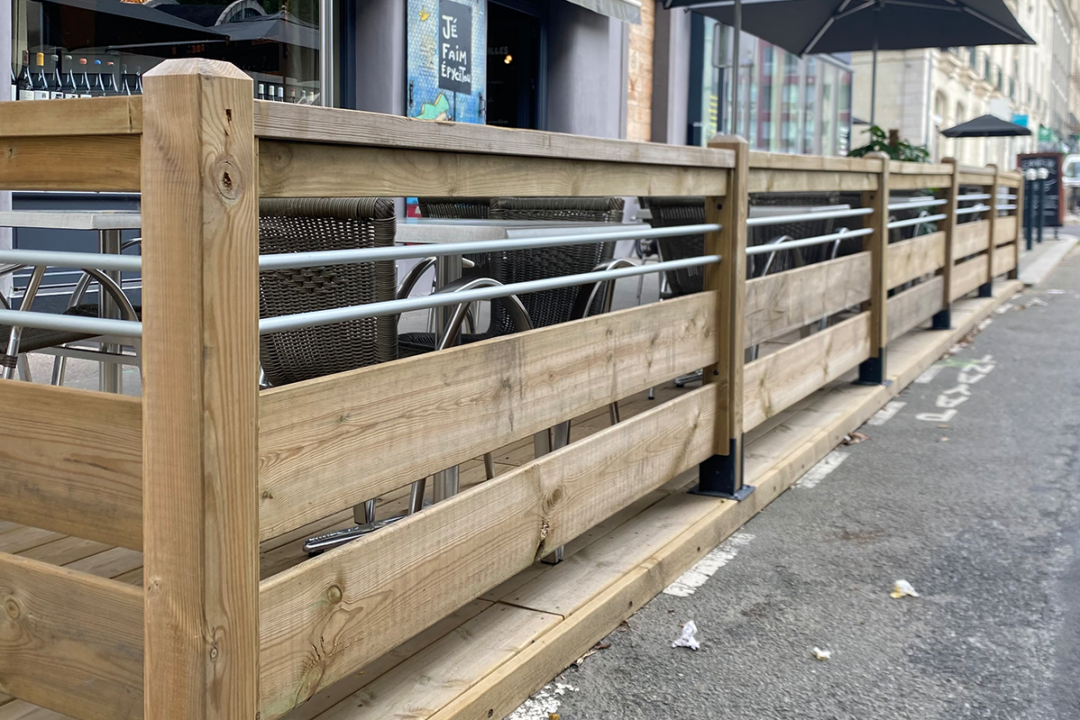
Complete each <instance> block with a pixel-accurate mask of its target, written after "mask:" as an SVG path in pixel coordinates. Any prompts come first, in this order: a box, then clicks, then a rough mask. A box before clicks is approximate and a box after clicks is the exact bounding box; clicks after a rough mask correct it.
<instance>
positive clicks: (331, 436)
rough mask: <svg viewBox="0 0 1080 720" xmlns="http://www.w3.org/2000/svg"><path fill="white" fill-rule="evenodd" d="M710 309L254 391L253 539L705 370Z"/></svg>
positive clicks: (675, 306) (672, 305) (508, 341)
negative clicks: (256, 525)
mask: <svg viewBox="0 0 1080 720" xmlns="http://www.w3.org/2000/svg"><path fill="white" fill-rule="evenodd" d="M715 305H716V294H715V293H710V292H706V293H699V294H695V295H688V296H686V297H682V298H676V299H674V300H670V301H665V302H663V303H654V304H651V305H645V306H641V307H637V308H630V309H627V310H621V311H618V312H614V313H607V314H604V315H599V316H596V317H593V318H587V319H585V320H580V321H577V322H572V323H563V324H560V325H554V326H551V327H547V328H543V329H540V330H533V331H531V332H527V333H519V334H516V335H512V336H509V337H503V338H494V339H492V340H487V341H484V342H479V343H473V344H470V345H465V346H461V347H457V348H453V349H450V350H445V351H443V352H440V353H438V354H437V355H435V354H429V355H423V356H418V357H413V358H408V359H405V360H399V361H397V362H393V363H387V364H384V365H376V366H372V367H368V368H361V369H359V370H354V371H351V372H348V373H341V374H338V375H331V376H327V377H324V378H319V379H316V380H310V381H307V382H302V383H295V384H293V385H288V386H285V387H281V388H275V389H273V390H268V391H266V392H264V393H262V396H261V398H260V401H259V405H260V407H259V428H260V437H259V444H260V465H261V468H260V476H259V497H260V501H259V502H260V536H261V537H262V538H264V539H265V538H269V537H273V536H275V535H279V534H281V533H283V532H287V531H289V530H291V529H293V528H296V527H299V526H301V525H303V524H305V523H306V522H310V521H313V520H317V519H319V518H322V517H325V516H327V515H329V514H331V513H332V512H334V511H335V510H340V509H342V508H345V507H351V506H352V505H354V504H356V503H359V502H362V501H364V500H367V499H369V498H373V497H378V496H379V495H380V494H382V493H385V492H388V491H390V490H393V489H394V488H397V487H401V486H402V485H406V484H408V483H410V482H412V481H413V480H415V479H416V478H419V477H424V476H425V475H428V474H430V473H433V472H436V471H438V470H441V469H444V468H447V467H451V466H453V465H456V464H458V463H461V462H464V461H466V460H468V459H470V458H474V457H477V456H479V455H480V454H482V453H484V452H487V451H490V450H495V449H497V448H499V447H501V446H502V445H505V444H508V443H510V442H513V441H515V440H518V439H520V438H523V437H528V436H529V435H531V434H533V433H535V432H538V431H540V430H543V429H545V428H548V427H551V426H552V425H555V424H557V423H559V422H562V421H564V420H569V419H571V418H573V417H576V416H578V415H581V414H583V413H586V412H588V411H590V410H594V409H596V408H600V407H604V406H605V405H607V404H608V403H610V402H613V401H615V400H619V399H622V398H625V397H628V396H630V395H633V394H634V393H637V392H640V391H642V390H645V389H646V388H649V387H652V386H654V385H659V384H661V383H663V382H665V381H667V380H670V379H671V378H673V377H676V376H678V375H679V374H681V373H684V372H689V371H692V370H694V369H695V368H700V367H704V366H706V365H709V364H711V363H713V362H715V361H716V357H717V356H716V347H715V343H716V340H715V335H714V330H713V323H714V321H713V317H714V312H715ZM448 378H453V382H449V381H448V380H447V379H448Z"/></svg>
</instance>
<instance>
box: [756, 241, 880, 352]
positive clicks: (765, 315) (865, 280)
mask: <svg viewBox="0 0 1080 720" xmlns="http://www.w3.org/2000/svg"><path fill="white" fill-rule="evenodd" d="M869 299H870V253H868V252H861V253H857V254H855V255H848V256H846V257H842V258H837V259H836V260H830V261H828V262H823V263H816V264H814V265H809V266H807V267H803V268H798V269H796V270H788V271H786V272H781V273H776V274H773V275H766V276H765V277H760V278H754V279H752V280H747V281H746V324H745V329H744V332H743V341H744V344H745V345H746V347H751V346H753V345H757V344H758V343H761V342H764V341H765V340H769V339H771V338H775V337H778V336H780V335H783V334H785V333H788V332H790V331H792V330H796V329H798V328H801V327H804V326H806V325H809V324H811V323H814V322H817V321H818V320H820V319H822V318H824V317H827V316H829V315H833V314H834V313H838V312H840V311H841V310H844V309H845V308H849V307H854V306H857V305H859V304H860V303H862V302H863V301H864V300H869Z"/></svg>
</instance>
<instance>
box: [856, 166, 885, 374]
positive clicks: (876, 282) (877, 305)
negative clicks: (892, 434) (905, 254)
mask: <svg viewBox="0 0 1080 720" xmlns="http://www.w3.org/2000/svg"><path fill="white" fill-rule="evenodd" d="M871 155H874V156H877V157H878V158H879V159H880V160H881V167H882V170H881V174H880V175H879V176H878V189H877V190H875V191H874V192H869V193H864V194H863V207H870V208H873V209H874V212H873V214H872V215H867V216H866V217H865V218H864V221H865V222H866V227H869V228H871V229H872V230H873V231H874V232H873V234H871V235H864V236H863V250H868V251H869V252H870V305H869V310H870V357H875V358H876V357H878V356H879V355H880V356H883V355H884V348H885V345H886V344H887V343H888V339H887V333H888V325H889V316H888V311H887V309H886V305H885V298H886V297H888V294H889V284H888V279H889V270H888V260H889V168H890V166H891V165H892V163H891V162H890V161H889V156H888V155H887V154H885V153H883V152H876V153H871ZM882 364H883V366H884V364H885V360H884V359H883V360H882ZM882 373H883V374H887V369H885V368H884V367H883V369H882Z"/></svg>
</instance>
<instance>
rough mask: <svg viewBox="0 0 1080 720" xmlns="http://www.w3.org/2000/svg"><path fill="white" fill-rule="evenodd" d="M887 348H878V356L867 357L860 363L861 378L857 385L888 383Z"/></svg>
mask: <svg viewBox="0 0 1080 720" xmlns="http://www.w3.org/2000/svg"><path fill="white" fill-rule="evenodd" d="M885 366H886V364H885V348H878V351H877V357H872V358H867V359H866V360H863V361H862V362H861V363H859V379H858V380H856V381H855V384H856V385H888V384H889V380H888V379H887V378H886V377H885Z"/></svg>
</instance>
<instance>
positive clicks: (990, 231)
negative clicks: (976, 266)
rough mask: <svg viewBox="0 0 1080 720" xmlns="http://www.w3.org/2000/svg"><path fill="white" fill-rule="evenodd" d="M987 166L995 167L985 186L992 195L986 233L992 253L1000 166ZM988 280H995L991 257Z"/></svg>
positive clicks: (987, 271)
mask: <svg viewBox="0 0 1080 720" xmlns="http://www.w3.org/2000/svg"><path fill="white" fill-rule="evenodd" d="M986 167H988V168H993V170H994V176H993V178H992V179H991V185H990V186H989V187H986V188H984V189H985V190H986V191H987V193H989V195H990V200H989V201H987V205H989V206H990V210H989V211H988V212H987V213H986V220H985V221H984V222H986V223H988V228H987V233H986V248H987V250H989V252H990V255H991V256H992V255H993V254H994V248H995V247H997V242H996V240H997V225H998V167H997V165H994V164H992V163H991V164H989V165H987V166H986ZM986 282H987V283H988V284H992V283H993V282H994V262H993V258H992V257H991V259H990V262H988V263H986Z"/></svg>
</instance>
